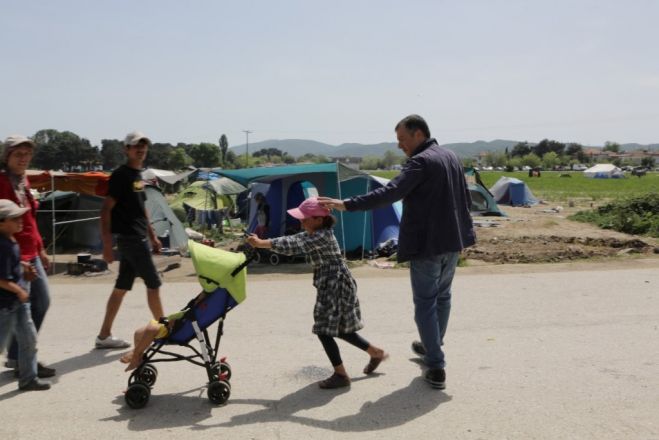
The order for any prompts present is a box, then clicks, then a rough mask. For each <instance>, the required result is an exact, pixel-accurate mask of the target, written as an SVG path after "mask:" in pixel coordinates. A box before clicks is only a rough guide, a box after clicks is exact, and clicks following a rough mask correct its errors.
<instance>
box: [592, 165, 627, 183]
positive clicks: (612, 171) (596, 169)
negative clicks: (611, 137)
mask: <svg viewBox="0 0 659 440" xmlns="http://www.w3.org/2000/svg"><path fill="white" fill-rule="evenodd" d="M583 173H584V175H585V176H586V177H594V178H596V179H617V178H621V177H624V175H623V173H622V170H621V169H620V168H618V167H617V166H615V165H613V164H612V163H598V164H597V165H595V166H592V167H590V168H588V169H587V170H585V171H584V172H583Z"/></svg>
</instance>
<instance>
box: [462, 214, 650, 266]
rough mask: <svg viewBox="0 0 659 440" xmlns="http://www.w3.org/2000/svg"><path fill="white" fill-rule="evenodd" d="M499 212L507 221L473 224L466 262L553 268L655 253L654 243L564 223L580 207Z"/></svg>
mask: <svg viewBox="0 0 659 440" xmlns="http://www.w3.org/2000/svg"><path fill="white" fill-rule="evenodd" d="M503 209H504V211H505V213H506V214H507V215H508V217H480V218H475V219H474V223H475V225H476V235H477V239H478V243H477V244H476V246H473V247H471V248H469V249H467V250H466V251H465V257H466V258H467V259H468V260H476V261H482V262H487V263H495V264H503V263H555V262H565V261H573V260H583V259H599V258H610V257H624V256H626V255H627V256H635V255H653V254H656V253H657V251H659V248H658V246H659V240H656V239H652V238H650V237H639V236H633V235H628V234H623V233H620V232H616V231H612V230H607V229H601V228H598V227H596V226H594V225H591V224H589V223H581V222H576V221H572V220H568V219H567V217H568V216H570V215H571V214H574V213H576V212H577V211H579V210H581V209H584V208H583V207H582V208H579V207H563V206H559V205H549V204H539V205H535V206H532V207H516V208H513V207H503Z"/></svg>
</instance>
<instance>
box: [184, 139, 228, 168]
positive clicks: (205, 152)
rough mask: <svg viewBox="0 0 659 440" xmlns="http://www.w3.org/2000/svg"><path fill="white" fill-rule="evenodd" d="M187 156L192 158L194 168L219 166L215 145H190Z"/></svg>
mask: <svg viewBox="0 0 659 440" xmlns="http://www.w3.org/2000/svg"><path fill="white" fill-rule="evenodd" d="M188 155H189V156H190V157H191V158H192V160H193V161H194V162H193V163H194V166H196V167H216V166H218V165H219V164H220V150H219V148H217V146H215V144H209V143H201V144H198V145H192V147H191V148H190V149H189V151H188Z"/></svg>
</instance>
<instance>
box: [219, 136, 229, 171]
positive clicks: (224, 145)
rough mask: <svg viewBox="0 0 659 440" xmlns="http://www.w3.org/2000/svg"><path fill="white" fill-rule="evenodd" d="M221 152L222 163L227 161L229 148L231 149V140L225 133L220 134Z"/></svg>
mask: <svg viewBox="0 0 659 440" xmlns="http://www.w3.org/2000/svg"><path fill="white" fill-rule="evenodd" d="M219 145H220V153H221V159H222V163H223V164H224V162H225V161H226V158H227V150H228V149H229V140H228V139H227V135H226V134H223V135H222V136H220V144H219Z"/></svg>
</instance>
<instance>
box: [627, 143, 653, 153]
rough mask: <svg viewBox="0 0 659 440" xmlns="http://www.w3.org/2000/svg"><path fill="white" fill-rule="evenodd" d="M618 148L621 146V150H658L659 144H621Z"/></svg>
mask: <svg viewBox="0 0 659 440" xmlns="http://www.w3.org/2000/svg"><path fill="white" fill-rule="evenodd" d="M620 148H622V150H623V151H635V150H650V151H654V150H659V144H647V145H642V144H634V143H631V144H621V145H620Z"/></svg>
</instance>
